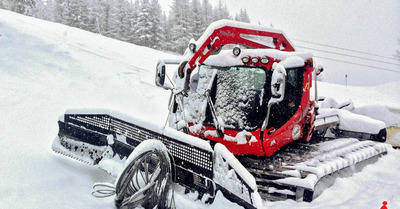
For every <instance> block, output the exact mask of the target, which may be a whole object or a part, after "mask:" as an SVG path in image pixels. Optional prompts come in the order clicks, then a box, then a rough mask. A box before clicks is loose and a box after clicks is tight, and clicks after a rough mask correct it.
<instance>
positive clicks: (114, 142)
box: [52, 111, 261, 208]
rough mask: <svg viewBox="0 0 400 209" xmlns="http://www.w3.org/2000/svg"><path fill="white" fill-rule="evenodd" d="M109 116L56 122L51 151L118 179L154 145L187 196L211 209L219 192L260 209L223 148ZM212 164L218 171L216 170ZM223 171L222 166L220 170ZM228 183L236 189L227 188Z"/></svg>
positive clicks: (249, 180)
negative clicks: (139, 150)
mask: <svg viewBox="0 0 400 209" xmlns="http://www.w3.org/2000/svg"><path fill="white" fill-rule="evenodd" d="M78 112H79V111H78ZM112 113H113V115H111V114H109V113H106V114H98V112H97V111H94V113H93V114H91V113H88V114H74V113H72V112H71V111H69V112H68V113H67V114H65V115H64V117H63V118H62V119H61V120H60V121H59V122H58V124H59V133H58V136H57V137H56V138H55V140H54V142H53V146H52V148H53V150H54V151H55V152H57V153H60V154H63V155H66V156H69V157H71V158H73V159H76V160H79V161H82V162H85V163H88V164H91V165H95V166H98V167H99V168H101V169H103V170H105V171H106V172H108V173H109V174H110V175H112V176H114V177H117V176H119V175H120V174H121V173H123V172H125V171H124V164H125V162H127V159H128V157H129V156H130V154H131V153H132V152H133V151H134V150H135V148H136V147H138V146H139V145H140V144H142V142H144V141H147V140H151V139H155V140H158V141H161V142H162V143H163V144H164V145H165V147H166V148H167V150H168V154H169V157H170V158H171V168H172V169H171V170H172V172H173V174H172V179H173V181H174V182H175V183H178V184H180V185H182V186H184V187H185V188H186V189H187V190H188V191H193V192H194V191H197V192H198V194H199V197H198V198H199V199H204V200H206V202H210V203H212V202H213V200H214V198H215V196H216V193H217V191H221V192H222V193H223V194H224V195H225V196H226V197H227V199H229V200H231V201H233V202H236V203H238V204H239V205H242V206H244V207H245V208H258V206H260V205H261V198H260V197H259V195H258V192H257V187H256V184H255V180H254V178H253V177H252V176H251V175H250V174H249V173H248V172H247V171H246V169H245V168H244V167H243V166H242V165H241V164H240V163H239V162H235V160H236V158H235V157H234V156H233V155H232V154H231V153H230V152H229V151H228V150H227V149H226V148H225V146H223V145H218V146H217V145H216V147H219V148H216V149H213V148H212V147H211V146H210V144H209V143H208V142H206V141H204V140H201V139H199V138H195V137H193V136H190V135H187V134H184V133H182V132H179V131H176V130H174V129H170V128H165V129H157V127H155V126H152V125H149V124H147V125H145V126H144V127H146V128H144V127H143V126H138V125H136V124H137V123H136V122H135V121H133V120H132V121H131V120H130V119H132V118H129V119H128V120H121V119H119V118H124V119H126V118H128V117H126V116H125V115H120V114H119V113H115V112H112ZM138 124H143V123H138ZM216 161H218V163H219V167H218V168H219V169H216V168H215V166H216V165H215V164H214V163H215V162H216ZM236 161H237V160H236ZM232 162H233V163H232ZM221 165H223V166H224V169H222V170H221V169H220V168H222V167H221ZM235 168H236V169H235ZM228 180H229V181H231V182H234V183H235V185H236V187H234V186H232V185H227V184H226V182H227V181H228ZM207 199H208V200H207ZM117 205H118V204H117Z"/></svg>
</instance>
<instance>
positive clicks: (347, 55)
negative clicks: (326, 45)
mask: <svg viewBox="0 0 400 209" xmlns="http://www.w3.org/2000/svg"><path fill="white" fill-rule="evenodd" d="M296 47H298V48H302V49H310V50H314V51H320V52H325V53H331V54H336V55H341V56H346V57H353V58H358V59H364V60H369V61H374V62H381V63H385V64H390V65H397V66H400V64H396V63H391V62H385V61H382V60H376V59H370V58H365V57H359V56H354V55H349V54H343V53H337V52H331V51H326V50H321V49H314V48H309V47H305V46H296Z"/></svg>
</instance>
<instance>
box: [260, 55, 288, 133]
mask: <svg viewBox="0 0 400 209" xmlns="http://www.w3.org/2000/svg"><path fill="white" fill-rule="evenodd" d="M272 70H273V72H272V78H271V92H272V96H271V99H270V100H269V101H268V112H267V117H265V120H264V122H263V124H262V126H261V130H262V131H264V130H265V129H266V128H267V126H268V123H269V116H270V113H271V107H272V105H274V104H277V103H279V102H281V101H282V100H283V98H284V97H285V86H286V70H285V68H284V67H283V66H282V65H281V64H279V63H276V62H275V63H274V64H273V65H272Z"/></svg>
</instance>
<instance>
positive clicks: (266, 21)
mask: <svg viewBox="0 0 400 209" xmlns="http://www.w3.org/2000/svg"><path fill="white" fill-rule="evenodd" d="M218 1H219V0H210V3H211V4H213V5H217V4H218ZM222 1H223V2H225V3H226V5H227V7H228V9H229V11H230V12H231V14H232V15H234V14H235V13H237V12H238V11H239V10H240V9H241V8H245V9H246V10H247V12H248V13H249V16H250V19H251V21H252V23H253V24H258V23H261V24H262V25H265V26H270V25H271V23H272V24H273V25H274V27H276V28H279V29H282V30H283V31H285V33H286V35H287V36H288V37H289V38H290V39H291V40H292V42H293V43H294V44H295V45H296V46H303V47H308V48H313V49H319V50H324V51H333V52H336V53H342V54H348V55H351V56H357V57H365V58H368V59H375V60H380V61H383V62H389V63H394V64H396V65H393V64H387V63H380V62H374V61H368V60H364V59H358V58H354V57H353V58H350V57H345V56H340V55H335V54H330V53H325V52H320V51H312V50H309V49H300V48H299V47H298V48H297V50H307V51H312V52H313V54H314V56H319V57H327V58H330V59H336V60H343V61H345V62H355V63H359V64H363V65H371V66H375V67H378V68H384V69H388V70H394V71H399V72H400V62H399V61H397V60H393V59H387V58H382V57H376V56H370V55H365V54H359V53H355V52H350V51H342V50H337V49H332V48H327V47H322V46H318V45H314V44H308V43H304V42H299V41H296V40H303V41H309V42H314V43H320V44H325V45H332V46H337V47H341V48H346V49H351V50H357V51H362V52H366V53H371V54H378V55H381V56H385V57H390V58H393V54H395V53H396V50H398V49H400V45H399V42H398V40H399V39H400V1H398V0H352V1H348V0H330V1H326V0H314V1H310V0H296V1H294V0H279V1H277V0H222ZM159 2H160V4H161V6H162V7H163V9H165V10H167V9H169V5H170V4H171V2H172V0H162V1H159ZM314 61H315V63H316V64H322V65H323V66H324V67H325V72H324V80H325V81H328V82H334V83H340V84H345V74H347V75H348V84H349V85H376V84H382V83H387V82H393V81H399V80H400V73H394V72H389V71H384V70H381V69H376V68H369V67H363V66H358V65H352V64H347V63H340V62H336V61H330V60H326V59H320V58H314Z"/></svg>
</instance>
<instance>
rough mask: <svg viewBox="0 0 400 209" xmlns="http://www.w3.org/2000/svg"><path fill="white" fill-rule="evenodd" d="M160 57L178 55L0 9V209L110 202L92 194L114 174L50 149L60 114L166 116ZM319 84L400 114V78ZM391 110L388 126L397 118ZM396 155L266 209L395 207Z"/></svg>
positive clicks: (220, 202)
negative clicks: (157, 78) (316, 193)
mask: <svg viewBox="0 0 400 209" xmlns="http://www.w3.org/2000/svg"><path fill="white" fill-rule="evenodd" d="M160 58H174V55H170V54H166V53H163V52H159V51H156V50H152V49H148V48H144V47H139V46H135V45H131V44H127V43H123V42H120V41H115V40H112V39H109V38H105V37H102V36H99V35H95V34H91V33H88V32H85V31H81V30H78V29H74V28H70V27H66V26H63V25H60V24H55V23H49V22H45V21H41V20H37V19H34V18H30V17H25V16H21V15H17V14H15V13H12V12H8V11H4V10H0V117H1V120H0V130H1V131H0V150H1V151H0V159H1V161H0V168H1V171H0V208H49V209H50V208H51V209H52V208H96V209H98V208H113V199H112V198H106V199H96V198H94V197H92V196H91V192H92V185H93V183H95V182H99V181H108V182H112V181H113V178H111V177H110V176H108V175H107V174H106V173H104V172H103V171H101V170H98V169H96V168H94V167H91V166H89V165H86V164H82V163H80V162H78V161H75V160H72V159H69V158H66V157H63V156H60V155H58V154H55V153H53V152H52V150H51V144H52V141H53V139H54V137H55V136H56V135H57V132H58V126H57V119H58V117H59V116H60V115H61V114H63V112H64V111H65V110H66V109H70V108H104V109H112V110H117V111H119V112H123V113H125V114H128V115H132V116H134V117H137V118H140V119H141V120H144V121H151V122H156V123H160V124H163V123H164V122H165V119H166V116H167V102H168V98H169V92H168V91H164V90H161V89H159V88H157V87H155V86H154V84H153V82H154V70H155V65H156V62H157V60H158V59H160ZM318 89H319V90H320V93H321V94H322V95H325V96H329V97H333V98H335V99H336V100H337V101H338V102H343V101H347V100H348V99H352V100H353V102H354V104H355V106H356V109H357V108H358V110H359V111H360V112H364V113H365V114H368V115H373V114H374V113H375V111H376V110H377V109H382V108H383V109H384V110H385V111H386V110H389V111H391V113H393V114H397V115H398V114H400V112H399V110H400V100H399V98H400V97H399V95H400V82H397V83H391V84H387V85H384V86H377V87H350V86H349V87H347V88H346V87H344V86H339V85H334V84H326V83H319V86H318ZM382 105H384V106H382ZM393 114H390V113H389V115H391V116H390V117H391V118H392V119H393V120H394V121H392V122H391V124H392V125H393V124H396V123H397V124H399V123H400V121H396V120H397V119H396V118H397V117H398V116H397V117H396V116H393ZM380 115H382V114H378V115H377V116H376V117H379V116H380ZM385 122H387V123H389V122H388V121H385ZM394 137H395V138H399V137H400V135H399V134H394ZM399 141H400V140H399ZM399 159H400V151H398V150H391V151H390V152H389V154H388V155H387V156H385V157H382V158H381V159H379V160H378V162H377V163H375V164H373V165H368V166H367V167H365V168H364V170H363V171H361V172H359V173H356V174H355V175H353V176H352V177H349V178H341V179H338V180H337V181H336V182H335V184H334V185H333V186H332V187H331V188H330V189H328V190H326V191H325V192H324V193H323V194H322V195H321V196H320V197H318V198H317V199H316V200H314V201H313V202H312V203H297V202H294V201H289V200H288V201H284V202H264V205H265V208H380V207H381V206H382V202H383V201H387V202H388V205H387V206H388V208H400V196H399V194H400V163H399ZM175 197H176V207H177V208H240V207H239V206H238V205H236V204H235V203H231V202H229V201H227V200H226V199H225V198H224V197H223V196H222V195H221V194H218V196H217V198H216V201H215V202H214V204H212V205H205V204H203V203H201V202H199V201H194V200H193V195H181V194H180V193H178V194H177V195H176V196H175Z"/></svg>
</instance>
